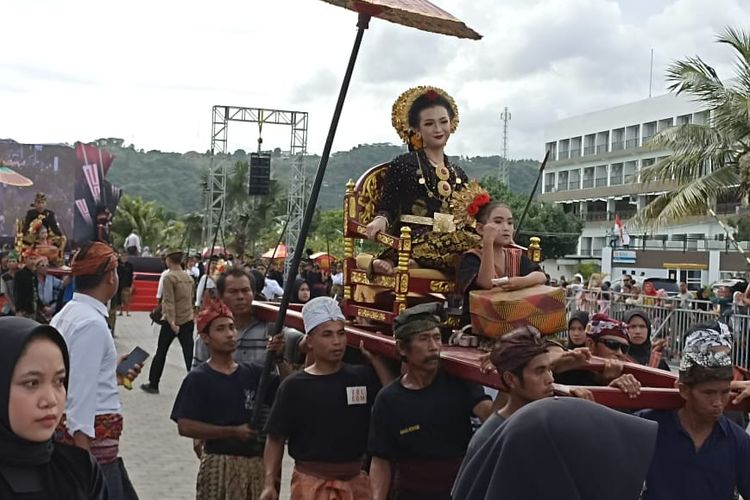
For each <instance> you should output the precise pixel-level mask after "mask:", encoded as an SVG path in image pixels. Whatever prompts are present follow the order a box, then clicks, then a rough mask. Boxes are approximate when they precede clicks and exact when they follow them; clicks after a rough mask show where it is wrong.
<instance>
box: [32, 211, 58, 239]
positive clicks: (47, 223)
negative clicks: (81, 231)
mask: <svg viewBox="0 0 750 500" xmlns="http://www.w3.org/2000/svg"><path fill="white" fill-rule="evenodd" d="M39 217H41V218H42V225H43V226H44V227H45V228H47V231H48V232H49V233H50V236H62V231H61V230H60V226H58V225H57V219H56V218H55V212H53V211H52V210H49V209H47V208H45V209H44V210H43V211H41V212H39V211H38V210H37V209H36V208H32V209H31V210H29V211H28V212H26V219H25V220H24V223H23V232H24V234H27V233H28V232H29V229H30V228H31V223H32V222H34V220H36V219H37V218H39Z"/></svg>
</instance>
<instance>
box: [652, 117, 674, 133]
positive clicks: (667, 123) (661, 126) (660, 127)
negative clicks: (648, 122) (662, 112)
mask: <svg viewBox="0 0 750 500" xmlns="http://www.w3.org/2000/svg"><path fill="white" fill-rule="evenodd" d="M671 127H674V118H665V119H663V120H659V122H658V123H657V124H656V132H657V133H659V132H663V131H665V130H667V129H668V128H671Z"/></svg>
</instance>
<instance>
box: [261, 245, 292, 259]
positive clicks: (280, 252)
mask: <svg viewBox="0 0 750 500" xmlns="http://www.w3.org/2000/svg"><path fill="white" fill-rule="evenodd" d="M261 257H262V258H264V259H286V257H287V255H286V245H285V244H283V243H281V244H280V245H279V246H278V247H276V255H275V256H274V254H273V248H269V249H268V251H267V252H266V253H264V254H263V255H261Z"/></svg>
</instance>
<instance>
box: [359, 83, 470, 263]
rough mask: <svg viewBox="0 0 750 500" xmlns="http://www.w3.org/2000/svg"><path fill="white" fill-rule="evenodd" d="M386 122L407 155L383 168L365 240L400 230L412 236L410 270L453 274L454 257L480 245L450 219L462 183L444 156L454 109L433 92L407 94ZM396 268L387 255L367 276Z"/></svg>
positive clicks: (448, 99) (458, 170) (444, 97)
mask: <svg viewBox="0 0 750 500" xmlns="http://www.w3.org/2000/svg"><path fill="white" fill-rule="evenodd" d="M392 122H393V126H394V128H395V129H396V131H397V132H398V134H399V135H400V136H401V138H402V139H403V140H404V141H405V142H406V143H407V144H408V146H409V152H408V153H406V154H404V155H401V156H399V157H397V158H394V159H393V161H391V163H390V165H389V166H388V170H387V172H386V174H385V180H384V185H383V193H382V196H381V198H380V202H379V204H378V206H377V212H376V217H375V218H374V219H373V220H372V222H370V223H369V224H368V225H367V237H368V238H370V239H373V240H374V239H375V238H376V236H377V234H378V233H379V232H386V231H387V232H388V233H389V234H392V235H395V236H398V235H399V234H400V230H401V226H402V225H404V224H406V225H408V226H409V227H410V228H411V230H412V233H411V234H412V259H413V261H414V262H412V263H411V264H412V265H413V266H419V267H429V268H434V269H441V270H445V269H453V268H455V266H456V263H457V260H458V257H459V256H460V255H461V254H463V252H465V251H467V250H469V249H470V248H474V247H476V246H477V245H478V244H479V242H480V241H481V238H480V237H479V236H478V235H477V234H476V233H475V232H473V231H470V230H464V227H465V226H466V221H465V219H464V218H461V217H455V215H456V214H455V211H456V210H455V209H456V203H455V199H454V195H455V194H456V193H458V192H460V191H461V190H463V189H464V187H465V186H466V184H467V182H468V177H467V176H466V173H465V172H464V171H463V170H462V169H461V168H460V167H458V166H457V165H453V164H451V163H450V162H449V161H448V157H447V156H446V155H445V145H446V143H447V142H448V138H449V137H450V136H451V134H452V133H453V132H455V130H456V127H457V126H458V109H457V107H456V103H455V102H454V100H453V98H452V97H451V96H450V95H448V94H447V93H446V92H445V91H444V90H442V89H439V88H437V87H430V86H420V87H416V88H413V89H409V90H407V91H406V92H404V93H403V94H401V96H400V97H399V98H398V99H397V100H396V102H395V103H394V105H393V113H392ZM467 229H468V228H467ZM396 262H397V253H396V251H395V250H394V249H388V250H386V251H385V252H383V253H381V254H380V255H379V256H378V258H376V259H375V260H374V261H373V264H372V265H373V271H374V272H376V273H379V274H393V273H394V266H395V263H396Z"/></svg>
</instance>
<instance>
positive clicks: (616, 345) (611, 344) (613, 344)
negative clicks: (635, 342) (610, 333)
mask: <svg viewBox="0 0 750 500" xmlns="http://www.w3.org/2000/svg"><path fill="white" fill-rule="evenodd" d="M597 342H600V343H602V344H604V345H605V346H606V347H607V349H609V350H610V351H616V350H618V349H619V350H620V351H621V352H622V353H623V354H627V353H628V352H629V351H630V345H628V344H624V343H622V342H618V341H617V340H610V339H602V340H598V341H597Z"/></svg>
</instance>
